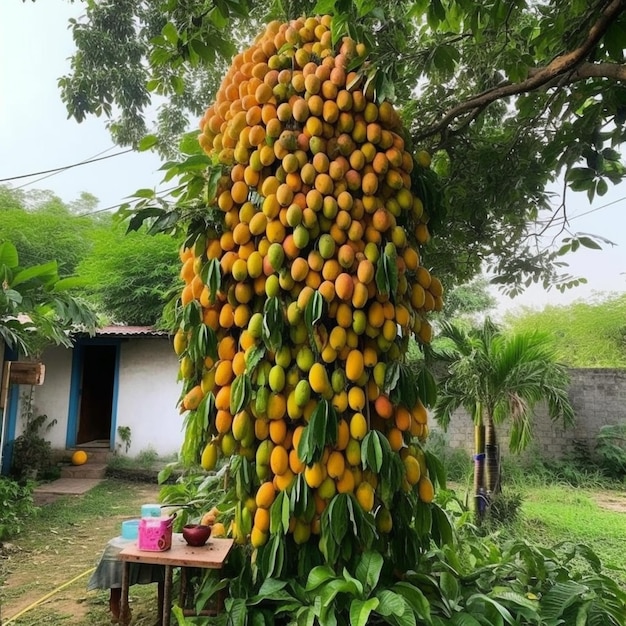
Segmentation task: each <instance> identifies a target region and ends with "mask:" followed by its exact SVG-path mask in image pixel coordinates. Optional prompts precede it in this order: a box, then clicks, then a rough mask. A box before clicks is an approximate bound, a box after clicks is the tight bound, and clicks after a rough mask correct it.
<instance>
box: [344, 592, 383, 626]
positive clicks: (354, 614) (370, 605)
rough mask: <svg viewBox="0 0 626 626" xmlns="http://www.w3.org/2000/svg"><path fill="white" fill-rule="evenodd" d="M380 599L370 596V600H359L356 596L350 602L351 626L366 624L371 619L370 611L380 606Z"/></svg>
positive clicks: (363, 625)
mask: <svg viewBox="0 0 626 626" xmlns="http://www.w3.org/2000/svg"><path fill="white" fill-rule="evenodd" d="M379 604H380V601H379V600H378V598H370V599H369V600H359V599H358V598H355V599H354V600H352V602H351V603H350V624H351V626H365V625H366V624H367V620H368V619H369V616H370V613H371V612H372V611H373V610H374V609H376V608H377V607H378V605H379Z"/></svg>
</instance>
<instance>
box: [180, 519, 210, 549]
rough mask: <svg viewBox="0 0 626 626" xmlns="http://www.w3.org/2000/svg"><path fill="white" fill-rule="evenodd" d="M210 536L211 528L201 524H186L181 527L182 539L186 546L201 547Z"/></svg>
mask: <svg viewBox="0 0 626 626" xmlns="http://www.w3.org/2000/svg"><path fill="white" fill-rule="evenodd" d="M210 536H211V527H210V526H202V524H187V525H186V526H183V539H184V540H185V541H186V542H187V544H188V545H190V546H194V547H196V548H197V547H199V546H203V545H204V544H205V543H206V542H207V540H208V538H209V537H210Z"/></svg>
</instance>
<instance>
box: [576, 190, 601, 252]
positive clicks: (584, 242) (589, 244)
mask: <svg viewBox="0 0 626 626" xmlns="http://www.w3.org/2000/svg"><path fill="white" fill-rule="evenodd" d="M600 182H602V181H600ZM599 184H600V183H598V185H599ZM578 241H579V242H580V245H581V246H584V247H585V248H591V249H592V250H602V246H601V245H600V244H598V243H597V242H596V241H594V240H593V239H591V237H578Z"/></svg>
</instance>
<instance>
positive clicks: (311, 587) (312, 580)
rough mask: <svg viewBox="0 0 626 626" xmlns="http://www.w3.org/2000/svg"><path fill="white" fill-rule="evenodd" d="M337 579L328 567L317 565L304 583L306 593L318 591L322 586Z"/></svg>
mask: <svg viewBox="0 0 626 626" xmlns="http://www.w3.org/2000/svg"><path fill="white" fill-rule="evenodd" d="M336 578H337V576H336V574H335V571H334V570H333V568H332V567H330V566H329V565H318V566H317V567H314V568H313V569H312V570H311V572H310V573H309V576H308V577H307V581H306V588H305V589H306V591H307V592H311V591H318V590H319V588H320V587H321V586H322V585H325V584H326V583H328V582H329V581H331V580H335V579H336Z"/></svg>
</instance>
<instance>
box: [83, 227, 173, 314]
mask: <svg viewBox="0 0 626 626" xmlns="http://www.w3.org/2000/svg"><path fill="white" fill-rule="evenodd" d="M91 238H92V241H93V250H92V253H91V254H89V255H88V256H86V257H85V258H84V259H83V261H81V263H80V265H79V266H78V271H79V273H80V275H81V276H82V277H83V279H84V280H85V281H86V285H87V287H86V290H85V291H86V293H87V294H88V296H89V297H90V299H92V300H93V301H94V302H95V303H97V305H98V309H99V310H100V311H101V312H102V313H103V314H104V315H105V316H107V317H108V318H109V319H110V321H113V322H117V323H119V322H126V323H131V324H138V325H141V326H153V325H158V324H159V322H160V320H161V315H162V312H163V309H164V307H165V305H166V303H167V301H168V300H169V299H171V298H172V297H174V295H178V292H179V291H180V280H179V278H178V273H179V261H178V245H177V243H176V241H175V240H174V239H172V237H169V236H167V235H156V236H154V237H152V236H149V235H147V234H146V233H145V231H140V232H131V233H128V234H125V228H122V226H121V225H111V226H110V227H109V228H106V229H104V228H103V229H98V230H94V231H93V232H92V234H91Z"/></svg>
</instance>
